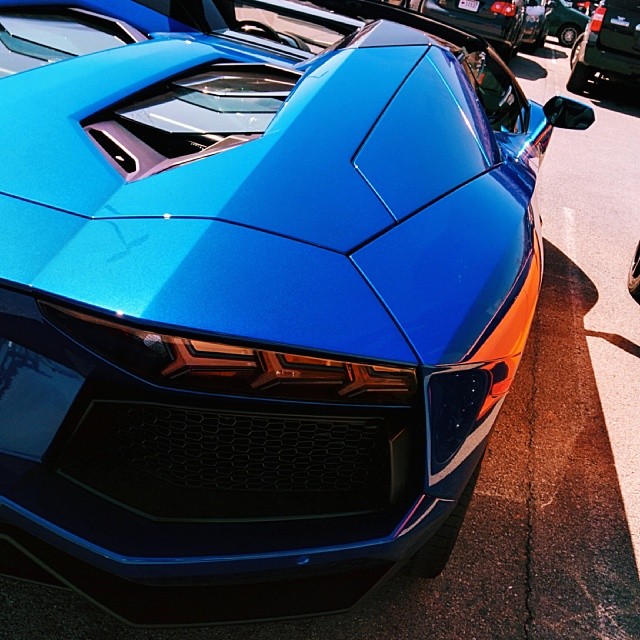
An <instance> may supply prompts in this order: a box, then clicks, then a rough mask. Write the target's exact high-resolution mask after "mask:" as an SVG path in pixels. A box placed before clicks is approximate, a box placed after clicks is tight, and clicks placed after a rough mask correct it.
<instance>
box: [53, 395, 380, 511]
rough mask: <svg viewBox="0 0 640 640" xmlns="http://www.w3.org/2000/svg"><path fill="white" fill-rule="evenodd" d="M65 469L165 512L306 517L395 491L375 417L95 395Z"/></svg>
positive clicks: (355, 506) (368, 506)
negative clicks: (100, 400) (103, 399)
mask: <svg viewBox="0 0 640 640" xmlns="http://www.w3.org/2000/svg"><path fill="white" fill-rule="evenodd" d="M74 449H75V452H74V454H73V456H72V457H73V459H67V460H66V462H65V463H64V464H63V466H62V468H61V469H60V471H61V472H62V473H63V474H64V475H66V476H67V477H70V478H72V479H74V480H75V481H76V482H79V483H81V484H83V485H85V486H87V487H89V488H90V489H92V490H93V491H98V492H99V493H103V494H106V495H107V496H109V497H111V498H112V499H114V500H116V501H117V502H120V503H122V504H124V505H125V506H130V507H131V508H134V509H135V510H137V511H141V512H143V513H148V514H149V515H152V516H155V517H162V518H179V519H182V518H196V519H200V518H208V517H214V518H218V517H222V518H228V517H231V518H236V517H240V518H244V517H249V518H252V517H260V518H261V517H298V516H301V517H308V516H310V515H314V514H317V515H326V514H337V513H356V512H367V511H371V510H377V509H380V508H383V507H384V506H385V505H386V504H388V501H389V482H390V480H389V444H388V437H387V434H386V430H385V428H384V420H383V419H382V418H377V417H346V416H330V415H329V416H313V415H293V414H292V415H288V414H287V415H281V414H269V413H266V412H265V413H249V412H243V411H227V410H214V409H202V408H196V407H179V406H169V405H159V404H151V403H126V402H122V403H118V402H112V403H110V402H104V403H94V405H93V406H92V408H91V409H90V410H89V412H88V413H87V415H86V416H85V418H84V420H83V422H82V424H81V427H80V429H79V431H78V434H77V435H76V438H75V447H74Z"/></svg>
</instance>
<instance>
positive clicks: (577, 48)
mask: <svg viewBox="0 0 640 640" xmlns="http://www.w3.org/2000/svg"><path fill="white" fill-rule="evenodd" d="M583 40H584V33H581V34H580V36H579V37H578V39H577V40H576V41H575V42H574V43H573V47H572V48H571V56H570V58H569V64H570V66H571V68H572V69H573V68H574V67H575V66H576V62H577V61H578V55H579V54H580V47H581V46H582V41H583Z"/></svg>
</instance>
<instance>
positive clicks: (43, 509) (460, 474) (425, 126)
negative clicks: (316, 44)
mask: <svg viewBox="0 0 640 640" xmlns="http://www.w3.org/2000/svg"><path fill="white" fill-rule="evenodd" d="M15 4H16V3H15V1H5V0H0V7H14V6H15ZM21 4H24V5H29V4H31V5H42V6H44V5H59V2H58V1H57V0H46V1H42V0H40V1H39V2H37V3H36V2H34V3H21ZM114 4H115V5H117V6H112V5H114ZM75 5H76V6H78V7H81V8H85V9H89V10H92V11H96V12H99V13H104V14H107V15H111V16H113V17H116V18H118V19H120V20H124V21H127V22H128V23H129V24H131V25H133V26H135V27H136V28H137V29H139V30H141V31H142V32H143V33H145V34H146V35H147V36H148V37H149V40H148V41H147V42H141V43H137V44H128V45H126V46H122V47H119V48H116V49H112V50H108V51H102V52H98V53H93V54H90V55H86V56H80V57H77V58H75V59H70V60H65V61H63V62H58V63H55V64H51V65H48V66H44V67H41V68H37V69H32V70H30V71H26V72H24V73H19V74H17V75H14V76H12V77H8V78H5V79H2V80H1V81H0V114H1V115H0V118H1V119H2V126H1V127H0V149H2V154H4V155H3V161H2V162H0V238H2V239H3V240H2V243H0V535H4V534H2V527H3V526H6V527H9V528H10V530H11V531H12V532H15V531H20V532H23V533H24V534H25V535H26V534H28V535H29V536H33V537H34V539H37V540H39V541H41V542H43V544H46V545H49V546H50V547H51V549H54V550H58V551H60V552H64V553H65V554H68V556H69V557H70V558H74V559H76V560H78V561H81V562H82V563H86V565H87V566H91V567H95V568H96V569H100V570H104V571H107V572H109V574H111V575H113V576H116V577H118V578H127V579H130V580H134V581H139V582H140V583H145V584H149V583H157V584H160V585H172V584H177V583H178V584H182V582H184V580H185V579H186V578H188V579H189V580H191V581H194V582H199V581H207V582H212V583H215V582H216V580H219V579H223V578H224V579H228V578H229V577H230V576H232V577H233V576H238V577H239V580H240V581H241V582H251V581H260V580H264V579H266V578H265V576H270V575H276V576H278V578H280V577H282V576H285V577H291V578H295V579H297V578H300V577H304V576H306V575H307V574H308V572H309V571H313V570H315V569H316V568H320V569H322V571H321V572H323V573H331V571H333V570H334V569H335V568H336V567H339V566H340V565H341V564H344V565H348V566H352V565H353V566H356V565H357V564H358V563H360V562H362V563H367V562H383V561H384V562H388V563H396V562H399V561H403V560H406V559H407V558H408V557H409V556H410V555H411V554H412V553H414V552H415V551H416V550H417V549H418V548H419V547H420V546H421V545H422V544H423V543H424V542H425V540H427V539H428V537H429V536H430V535H431V534H432V533H433V532H434V531H435V530H436V529H437V527H438V526H439V525H440V524H441V523H442V522H443V521H444V519H445V518H446V517H447V515H448V514H449V513H450V512H451V510H452V509H453V507H454V506H455V502H456V500H457V499H458V497H459V495H460V493H461V491H462V490H463V488H464V486H465V485H466V483H467V481H468V479H469V477H470V476H471V474H472V473H473V470H474V468H475V467H476V465H477V464H478V461H479V459H480V458H481V456H482V452H483V450H484V446H485V445H486V439H487V437H488V434H489V432H490V429H491V426H492V424H493V421H494V420H495V418H496V416H497V413H498V410H499V407H500V404H501V402H498V403H497V404H496V405H495V406H493V407H492V409H491V410H490V411H489V412H488V413H487V414H486V415H483V416H482V420H480V417H479V416H476V420H475V422H474V424H473V425H472V428H470V431H469V433H470V436H469V438H468V439H467V441H466V443H465V444H466V446H467V449H465V448H464V444H463V446H462V447H460V448H459V449H456V451H453V452H452V455H451V460H452V461H453V462H451V463H450V464H449V465H448V466H447V467H446V474H444V473H441V475H440V476H436V475H434V474H431V473H430V469H429V460H430V447H431V438H432V437H433V434H432V429H433V428H434V427H433V424H432V422H431V418H430V416H429V415H428V413H429V410H430V409H429V406H430V405H429V403H430V402H431V399H430V398H429V390H428V389H429V380H430V377H431V376H432V375H433V374H434V373H436V372H437V373H439V374H443V373H444V374H446V373H447V372H449V371H453V372H456V371H458V370H466V369H467V368H469V366H478V367H479V366H481V365H484V362H483V361H482V362H481V361H478V362H474V363H473V365H469V364H468V363H467V362H466V361H467V360H468V356H469V354H470V352H471V350H472V349H474V348H475V349H477V348H478V345H479V343H480V344H482V343H484V342H485V341H486V342H490V341H491V336H492V335H493V334H494V332H495V333H496V334H498V333H499V331H498V329H499V325H500V323H501V321H502V316H503V315H505V314H506V313H508V310H509V309H510V308H511V306H512V305H514V304H515V302H516V301H517V300H518V296H519V295H520V293H521V290H523V286H524V285H523V284H522V283H523V282H524V281H525V280H527V277H528V275H529V273H530V272H531V273H533V275H532V277H531V278H529V279H528V280H527V282H529V284H530V286H531V288H532V289H534V288H535V287H537V286H539V281H538V280H535V278H538V275H537V274H536V273H534V272H533V271H532V268H531V264H532V260H533V258H532V256H533V257H535V256H536V251H537V247H539V245H540V242H539V237H538V236H539V220H538V218H537V217H536V214H535V212H534V210H533V208H532V196H533V190H534V187H535V178H536V172H537V166H538V162H539V160H540V157H541V155H542V154H543V153H544V150H545V148H546V142H547V141H548V134H549V132H550V127H549V125H548V123H547V122H546V120H545V118H544V115H543V114H542V111H541V109H540V108H539V107H537V106H536V105H533V106H529V105H527V106H526V109H527V114H528V116H529V122H530V128H529V130H528V131H525V132H523V133H518V134H506V133H499V134H497V135H496V134H495V133H494V131H493V130H492V129H491V126H490V124H489V121H488V119H487V117H486V115H485V113H484V110H483V108H482V105H481V103H480V102H479V100H478V98H477V97H476V94H475V92H474V90H473V88H472V87H471V85H470V84H469V81H468V78H467V76H466V75H465V73H464V72H463V71H462V68H461V66H460V64H459V62H458V61H457V60H456V58H455V55H454V54H453V53H452V52H451V51H449V50H448V49H447V48H446V47H444V46H442V45H439V44H436V43H435V41H434V42H432V41H431V40H430V38H429V37H428V36H425V35H424V34H422V33H420V38H418V37H417V36H416V35H415V33H413V32H412V31H411V30H410V29H409V28H408V27H398V26H397V25H395V26H389V25H388V24H386V25H383V26H384V28H383V29H382V28H381V30H380V31H379V32H378V33H376V32H375V27H374V28H373V29H372V30H371V31H370V32H369V33H368V34H366V37H363V39H362V43H360V44H358V43H357V42H356V44H353V45H351V46H350V45H349V43H348V42H347V43H346V44H345V45H343V46H336V47H334V48H332V49H330V50H328V51H326V52H324V53H321V54H320V55H318V56H311V55H310V54H309V55H307V54H304V55H303V54H299V55H297V54H296V52H295V51H294V50H292V51H291V52H289V53H287V52H283V51H273V50H271V49H270V48H269V45H268V43H266V44H265V45H264V46H259V45H256V46H252V45H251V44H250V43H248V42H247V40H246V39H242V38H241V39H238V40H236V39H234V37H233V36H232V35H230V34H229V32H225V33H222V32H221V33H218V34H208V35H205V34H202V33H198V32H197V31H196V30H195V29H194V28H193V27H187V26H185V25H182V24H181V23H180V22H178V21H176V20H174V19H171V18H168V17H166V16H163V15H161V14H160V13H157V12H155V11H152V10H151V9H148V8H146V7H144V6H142V5H140V4H138V3H136V2H128V1H126V2H118V3H112V2H107V1H106V0H95V1H91V2H89V1H81V2H77V3H75ZM220 20H221V18H220ZM220 29H221V31H222V30H223V29H224V24H223V23H221V25H220ZM381 38H382V39H383V40H382V41H381ZM384 38H387V39H388V42H387V44H386V45H385V42H384ZM367 42H368V43H369V44H370V45H371V46H367V45H366V43H367ZM407 43H409V44H407ZM280 48H281V49H282V47H280ZM220 61H224V62H234V63H236V62H237V63H256V64H266V63H268V64H269V65H273V66H275V67H279V68H281V69H286V70H288V71H298V72H300V73H301V77H300V79H299V80H298V82H297V83H296V84H295V86H294V88H293V90H292V91H291V93H290V94H289V95H288V98H287V99H286V101H285V102H284V104H283V106H282V107H281V108H280V110H279V112H278V113H277V115H276V116H275V117H274V118H273V120H272V121H271V124H270V125H269V126H268V127H267V129H266V131H265V132H264V134H262V135H261V136H260V137H258V138H257V139H254V140H251V141H249V142H246V143H244V144H241V145H239V146H237V147H234V148H232V149H230V150H227V151H224V152H221V153H218V154H216V155H211V156H209V157H205V158H202V159H199V160H196V161H192V162H185V163H183V164H181V165H179V166H175V167H172V168H169V169H168V170H165V171H161V172H158V173H155V174H154V175H150V176H148V177H143V178H141V179H137V180H131V181H127V180H126V179H125V178H124V177H123V176H122V175H121V173H119V172H118V171H116V169H115V168H114V166H113V164H110V163H109V162H108V161H107V159H106V158H105V155H104V154H103V153H101V151H100V150H99V149H98V148H97V146H96V144H95V142H94V141H93V140H92V139H91V138H90V137H89V135H88V134H87V132H86V131H85V129H84V128H83V123H84V122H85V121H87V120H88V119H89V120H90V119H91V118H97V114H98V115H99V114H100V113H102V112H103V111H105V110H107V109H110V108H113V107H114V105H118V104H121V103H122V102H123V101H125V100H127V99H129V98H130V97H131V96H136V95H138V94H140V93H141V92H142V93H143V94H144V91H146V90H148V89H149V88H150V87H154V86H156V85H158V84H159V83H161V82H163V81H166V80H168V79H172V78H174V77H176V76H182V75H183V74H184V73H185V72H187V71H192V70H194V72H195V71H200V70H202V69H205V68H209V66H210V65H212V64H214V63H218V62H220ZM145 95H146V94H145ZM542 134H544V135H542ZM532 279H534V280H535V282H533V283H532V282H531V280H532ZM536 294H537V291H536ZM533 298H535V295H534V296H533ZM42 302H52V303H55V304H57V305H61V306H62V307H64V308H68V309H71V310H73V311H76V312H81V313H89V314H95V315H97V316H98V317H100V318H103V319H108V320H110V321H113V322H123V323H125V324H127V325H133V326H135V327H137V328H148V330H149V331H158V332H159V333H162V332H165V333H169V334H173V335H187V336H191V335H196V336H198V337H202V338H204V339H209V340H212V341H222V342H225V341H228V342H231V343H232V344H241V345H248V346H251V347H257V348H260V347H262V348H271V349H274V350H281V351H283V352H293V353H300V354H305V355H312V356H316V357H318V356H320V357H322V358H326V359H328V360H330V359H334V358H342V359H344V360H353V361H357V362H359V361H364V362H367V363H373V364H377V365H380V366H382V367H385V366H386V367H388V366H392V365H402V366H405V367H411V368H413V369H414V370H415V372H416V379H417V381H418V385H417V387H418V389H419V391H418V393H417V395H416V398H415V400H414V402H413V404H412V405H411V406H410V407H399V406H395V405H388V406H387V405H385V406H383V407H380V408H378V407H375V408H374V409H372V408H371V407H365V406H364V405H362V406H361V405H359V404H358V403H357V402H356V403H353V404H352V405H348V404H345V405H342V406H334V405H328V404H327V405H323V404H322V403H313V402H311V401H309V400H306V401H295V402H293V401H292V402H288V403H284V402H283V403H279V402H278V401H274V400H271V401H263V400H262V401H259V400H256V398H254V397H246V398H245V397H243V398H240V399H238V398H234V397H229V396H222V395H221V394H218V395H216V394H213V393H204V392H201V391H199V392H196V391H189V390H188V389H182V390H175V389H174V390H170V389H168V388H164V387H162V386H160V385H158V384H156V383H154V382H153V381H151V380H147V379H143V378H142V377H139V376H138V375H134V374H133V373H131V372H128V371H127V370H126V368H124V367H121V366H120V365H119V363H118V362H117V361H115V359H111V358H109V357H107V356H104V355H99V354H98V353H97V352H94V351H93V350H92V348H91V347H89V346H87V344H86V342H83V341H82V340H81V339H79V338H78V339H76V338H75V336H74V335H73V333H72V331H70V330H62V329H60V328H59V327H57V326H56V325H55V323H53V322H52V321H51V319H50V318H49V319H48V318H47V317H46V316H45V315H44V312H43V309H42V307H41V305H40V303H42ZM532 304H535V300H533V303H532ZM525 324H526V323H525ZM527 330H528V325H527V326H523V327H522V331H523V332H525V333H526V331H527ZM494 351H495V352H492V357H491V358H490V360H491V362H493V361H494V360H495V361H496V362H498V361H500V360H501V358H507V357H512V356H514V354H513V353H511V352H508V353H507V352H505V353H501V352H500V350H499V346H498V347H497V348H496V349H495V350H494ZM515 355H519V354H515ZM487 360H489V358H488V359H487ZM132 398H133V399H135V400H136V401H145V402H148V403H150V404H151V403H156V404H159V403H161V402H166V403H167V405H171V406H180V407H182V406H195V407H206V408H207V409H210V408H211V407H217V406H218V405H219V406H222V407H227V405H233V406H234V407H235V406H236V405H238V404H243V410H245V409H246V410H247V411H248V410H249V409H250V410H252V411H258V410H265V411H266V412H267V413H269V412H271V413H274V412H276V413H277V412H282V413H283V414H288V413H295V414H296V415H297V414H298V413H300V414H301V415H307V413H311V414H312V415H314V413H313V412H315V414H321V415H324V414H325V413H326V414H328V415H338V416H339V417H340V418H341V419H343V418H344V416H343V413H344V415H346V416H347V417H352V416H354V415H355V416H356V417H358V418H361V417H362V416H364V417H366V418H369V417H371V415H373V414H375V417H376V419H378V418H380V420H389V421H390V422H392V423H393V425H394V427H393V428H394V429H395V431H393V433H392V434H391V435H390V443H389V447H390V450H391V451H392V452H391V454H390V455H392V456H396V457H395V458H393V459H394V460H395V461H396V462H397V460H399V459H400V457H401V456H402V455H404V453H406V451H405V449H403V447H405V446H406V447H407V450H409V447H408V446H407V445H404V444H402V441H401V438H400V436H401V435H402V434H403V433H405V432H408V433H410V434H411V437H412V438H413V440H412V441H411V442H412V443H413V446H414V450H412V451H410V452H409V453H406V455H407V456H411V464H412V465H413V467H412V469H413V471H412V474H413V475H412V476H411V482H413V484H412V485H411V487H410V490H409V488H408V489H406V491H405V493H404V494H403V497H402V500H400V499H398V500H396V501H395V502H393V499H390V501H391V505H390V506H389V507H388V508H385V509H379V510H378V511H376V512H374V513H367V514H366V515H360V514H353V513H349V514H341V516H340V517H329V516H326V515H323V516H322V517H321V518H317V519H314V518H309V519H304V518H302V519H295V518H292V519H287V518H280V519H273V520H269V519H267V518H262V519H259V518H258V519H251V518H248V519H247V522H239V521H225V520H224V519H219V520H217V521H216V520H215V518H214V516H215V514H213V515H212V519H211V521H206V522H195V521H193V522H191V521H189V522H178V521H175V522H174V521H170V520H169V521H162V520H161V519H154V518H153V517H148V516H147V515H146V514H144V513H141V512H139V511H136V510H135V509H133V508H131V509H129V508H126V505H124V506H123V505H122V504H120V503H119V502H117V501H115V500H110V499H105V498H104V496H102V495H101V494H100V492H99V491H97V490H96V491H88V490H87V488H86V487H84V486H83V485H82V483H81V482H79V481H76V480H71V479H70V477H69V476H68V475H65V472H63V471H61V469H63V465H62V463H60V464H58V463H59V461H60V460H66V458H65V456H67V457H68V456H70V455H71V454H72V453H73V446H72V444H73V442H74V438H75V437H76V432H77V431H78V430H80V431H81V430H82V424H83V421H84V420H85V418H86V416H87V415H89V414H90V413H91V411H92V407H93V406H94V405H93V403H94V402H96V401H105V400H113V401H114V402H115V401H117V402H124V401H125V400H127V401H128V400H131V399H132ZM234 403H235V404H234ZM261 403H262V404H261ZM244 405H246V407H245V406H244ZM225 410H226V409H225ZM376 411H379V413H380V415H378V414H377V413H376ZM305 412H306V413H305ZM380 416H381V417H380ZM345 419H346V418H345ZM476 423H477V424H476ZM79 425H80V426H79ZM398 425H400V426H398ZM474 438H475V440H474ZM70 443H71V444H70ZM398 443H399V444H398ZM69 451H71V453H69ZM460 451H462V453H460ZM403 452H404V453H403ZM456 454H457V456H458V457H457V458H456V457H454V455H456ZM458 459H459V462H458ZM389 473H392V472H389ZM393 473H395V471H393ZM394 482H395V480H394ZM406 482H407V483H408V480H407V481H406ZM392 484H393V483H392ZM391 494H393V490H391ZM105 523H109V525H105ZM6 535H7V536H9V537H11V536H13V535H15V536H16V540H18V538H19V534H14V533H11V534H6ZM16 543H18V542H16ZM20 544H22V543H20ZM25 545H26V542H25ZM30 553H32V554H35V553H36V552H30ZM42 561H43V563H44V564H47V561H46V558H43V559H42ZM329 565H330V566H329ZM52 566H53V565H52ZM385 566H386V565H385ZM335 570H337V569H335ZM52 571H53V569H52ZM56 571H57V570H56ZM56 571H54V573H56ZM56 575H58V577H60V579H62V580H63V581H65V582H66V583H67V584H69V585H71V586H75V587H76V588H78V589H79V590H83V589H82V587H80V586H78V584H77V583H76V582H75V578H74V577H73V576H71V575H68V576H67V575H60V574H59V573H56ZM91 597H92V598H93V599H94V600H95V599H97V596H94V595H91ZM105 606H107V605H105Z"/></svg>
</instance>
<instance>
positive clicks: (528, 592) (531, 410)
mask: <svg viewBox="0 0 640 640" xmlns="http://www.w3.org/2000/svg"><path fill="white" fill-rule="evenodd" d="M537 325H538V318H537V316H536V320H535V323H534V327H533V329H534V330H533V331H532V334H533V335H532V337H533V338H534V340H533V341H532V345H531V347H532V351H533V353H532V369H531V396H530V398H529V401H528V402H527V404H528V407H527V409H528V410H527V414H528V416H529V437H528V440H527V451H528V455H527V478H526V480H527V499H526V514H527V535H526V540H525V602H524V606H525V620H524V638H525V640H530V638H531V628H532V625H533V605H532V599H533V584H532V580H533V568H532V563H533V512H534V508H535V498H534V494H533V473H534V449H533V444H534V428H535V424H536V420H537V407H536V395H537V391H538V380H537V376H536V371H537V368H538V360H539V355H540V354H539V346H538V345H539V343H538V338H537V336H538V333H539V332H538V331H537V330H536V327H537Z"/></svg>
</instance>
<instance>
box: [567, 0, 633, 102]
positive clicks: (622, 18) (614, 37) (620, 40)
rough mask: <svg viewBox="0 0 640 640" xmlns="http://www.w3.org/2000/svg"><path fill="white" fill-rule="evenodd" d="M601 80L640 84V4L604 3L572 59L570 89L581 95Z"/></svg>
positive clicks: (628, 0) (607, 0)
mask: <svg viewBox="0 0 640 640" xmlns="http://www.w3.org/2000/svg"><path fill="white" fill-rule="evenodd" d="M596 75H597V76H598V78H608V79H617V80H623V81H627V82H633V83H636V84H637V83H638V82H640V2H638V0H603V2H602V3H601V4H600V5H599V6H598V7H597V9H596V10H595V11H594V13H593V15H592V16H591V21H590V22H589V24H588V26H587V29H586V30H585V32H584V35H583V36H582V37H581V38H580V40H579V42H576V44H575V47H574V49H573V51H572V55H571V75H570V76H569V80H568V81H567V89H569V91H572V92H573V93H582V92H583V91H584V90H585V89H586V88H587V83H588V82H589V80H591V79H593V78H594V77H596Z"/></svg>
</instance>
